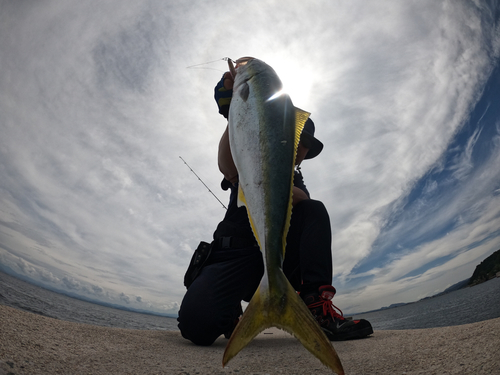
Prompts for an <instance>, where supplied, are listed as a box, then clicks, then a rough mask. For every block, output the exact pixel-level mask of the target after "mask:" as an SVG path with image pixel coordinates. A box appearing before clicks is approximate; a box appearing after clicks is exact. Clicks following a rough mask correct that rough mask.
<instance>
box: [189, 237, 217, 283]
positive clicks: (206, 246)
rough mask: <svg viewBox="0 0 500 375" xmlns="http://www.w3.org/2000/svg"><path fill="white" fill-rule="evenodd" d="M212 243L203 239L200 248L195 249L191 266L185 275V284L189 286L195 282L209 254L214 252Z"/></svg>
mask: <svg viewBox="0 0 500 375" xmlns="http://www.w3.org/2000/svg"><path fill="white" fill-rule="evenodd" d="M212 244H213V242H212V243H207V242H203V241H201V242H200V244H199V245H198V248H197V249H196V250H195V251H194V254H193V257H192V258H191V262H190V263H189V267H188V269H187V271H186V274H185V275H184V286H185V287H186V288H189V287H190V286H191V284H192V283H193V281H194V279H196V277H197V276H198V274H199V273H200V271H201V269H202V268H203V266H204V265H205V263H206V261H207V259H208V256H209V255H210V253H211V252H212Z"/></svg>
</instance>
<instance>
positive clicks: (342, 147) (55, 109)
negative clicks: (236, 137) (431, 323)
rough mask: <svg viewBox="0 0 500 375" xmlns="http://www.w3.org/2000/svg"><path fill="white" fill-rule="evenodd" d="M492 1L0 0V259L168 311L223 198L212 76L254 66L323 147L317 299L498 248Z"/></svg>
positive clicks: (424, 277) (398, 297)
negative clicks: (323, 219)
mask: <svg viewBox="0 0 500 375" xmlns="http://www.w3.org/2000/svg"><path fill="white" fill-rule="evenodd" d="M499 20H500V5H498V2H497V1H496V0H491V1H486V0H485V1H465V0H464V1H461V0H453V1H452V0H449V1H435V0H421V1H404V2H403V1H399V0H392V1H384V2H381V1H375V0H371V1H361V0H349V1H347V0H338V1H330V0H318V1H314V2H307V3H305V2H303V1H299V0H292V1H272V0H271V1H259V0H257V1H252V2H242V1H235V2H231V3H227V2H222V1H215V0H211V1H208V0H203V1H199V0H198V1H196V0H195V1H189V2H185V1H171V0H170V1H141V2H137V1H131V0H109V1H105V2H102V1H85V2H80V1H65V2H60V1H55V0H45V1H6V0H2V1H0V51H1V52H0V132H1V133H0V134H1V137H0V266H1V267H3V269H4V270H6V269H8V270H10V271H13V272H15V273H17V274H18V275H22V276H24V277H27V278H29V279H30V280H32V281H33V282H36V283H38V284H41V285H44V286H46V287H48V288H56V289H58V290H63V291H68V292H72V293H75V294H78V295H80V296H82V297H86V298H91V299H94V300H98V301H103V302H109V303H114V304H118V305H122V306H126V307H128V308H136V309H143V310H148V311H152V312H157V313H167V314H172V315H176V314H177V311H178V308H179V305H180V303H181V301H182V297H183V295H184V293H185V287H184V286H183V276H184V272H185V270H186V268H187V266H188V264H189V261H190V259H191V256H192V253H193V251H194V249H195V248H196V247H197V245H198V243H199V242H200V241H207V242H210V241H211V239H212V235H213V232H214V230H215V227H216V226H217V224H218V222H219V221H220V220H221V219H222V217H223V216H224V213H225V209H224V207H223V206H222V205H221V204H220V203H219V202H218V201H217V199H215V197H214V196H212V194H211V193H210V192H209V191H208V190H207V189H206V188H205V187H204V186H203V184H202V183H201V182H200V181H199V180H198V178H197V177H196V176H195V175H194V174H193V173H192V172H191V171H190V170H189V168H188V167H187V166H186V165H185V164H184V162H183V161H182V160H181V159H180V157H182V158H183V159H184V160H185V161H186V162H187V163H188V164H189V166H190V167H191V168H192V169H193V170H194V171H195V172H196V174H197V175H198V176H199V177H200V178H201V179H202V181H203V182H204V183H205V184H206V185H207V186H208V187H209V188H210V189H211V191H213V193H214V194H215V195H216V196H217V198H219V199H220V200H221V201H222V202H224V204H227V201H228V198H229V197H228V192H224V191H223V190H221V189H220V182H221V180H222V175H221V173H220V172H219V170H218V167H217V146H218V142H219V139H220V136H221V135H222V133H223V131H224V129H225V127H226V121H225V119H224V118H223V117H221V116H220V115H219V114H218V111H217V106H216V103H215V101H214V99H213V89H214V86H215V84H216V83H217V82H218V81H219V79H220V77H221V76H222V74H223V73H224V72H225V71H226V70H227V63H226V62H225V61H224V60H223V58H225V57H230V58H231V59H237V58H239V57H242V56H254V57H257V58H259V59H261V60H263V61H265V62H266V63H268V64H269V65H271V66H272V67H273V68H274V69H275V71H276V72H277V74H278V75H279V77H280V78H281V80H282V82H283V84H284V87H285V89H286V90H287V92H288V93H289V94H290V96H291V98H292V101H293V102H294V105H295V106H297V107H299V108H302V109H304V110H307V111H309V112H311V118H312V119H313V120H314V122H315V124H316V136H317V138H318V139H320V140H321V141H322V142H323V143H324V145H325V147H324V150H323V152H322V153H321V155H320V156H318V157H317V158H315V159H312V160H307V161H305V162H304V163H303V164H302V172H303V174H304V178H305V182H306V185H307V188H308V190H309V192H310V193H311V197H312V198H314V199H318V200H320V201H322V202H323V203H324V204H325V206H326V207H327V209H328V212H329V214H330V219H331V226H332V233H333V241H332V254H333V263H334V277H333V285H334V286H335V287H336V289H337V295H336V296H335V299H334V303H335V305H336V306H338V307H340V308H341V309H342V310H343V311H344V312H345V311H351V312H361V311H367V310H373V309H377V308H380V307H383V306H388V305H390V304H392V303H402V302H411V301H415V300H418V299H420V298H423V297H427V296H430V295H433V294H436V293H438V292H441V291H443V290H444V289H446V288H447V287H449V286H450V285H452V284H454V283H457V282H459V281H461V280H464V279H466V278H468V277H470V276H471V275H472V272H473V271H474V269H475V266H476V265H477V264H479V263H480V262H481V261H482V260H483V259H484V258H486V257H487V256H489V255H490V254H491V253H492V252H494V251H495V250H498V249H500V168H499V166H500V106H499V102H500V65H499V56H500V22H499Z"/></svg>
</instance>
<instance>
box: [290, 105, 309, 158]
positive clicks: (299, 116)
mask: <svg viewBox="0 0 500 375" xmlns="http://www.w3.org/2000/svg"><path fill="white" fill-rule="evenodd" d="M310 115H311V114H310V113H309V112H306V111H304V110H302V109H300V108H297V107H295V153H297V147H299V142H300V135H301V134H302V130H303V129H304V125H305V124H306V121H307V119H308V118H309V116H310ZM293 159H294V160H293V165H294V166H295V156H294V158H293Z"/></svg>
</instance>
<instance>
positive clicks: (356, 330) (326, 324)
mask: <svg viewBox="0 0 500 375" xmlns="http://www.w3.org/2000/svg"><path fill="white" fill-rule="evenodd" d="M335 292H336V290H335V288H334V287H333V286H331V285H323V286H321V287H320V288H319V290H318V292H317V293H312V294H307V295H305V296H303V297H302V299H303V300H304V302H305V304H306V305H307V307H308V308H309V310H310V311H311V313H312V314H313V315H314V317H315V318H316V321H317V322H318V323H319V325H320V327H321V328H322V329H323V331H324V332H325V333H326V336H327V337H328V338H329V339H330V340H331V341H342V340H351V339H360V338H363V337H366V336H368V335H371V334H372V333H373V328H372V325H371V324H370V322H368V321H367V320H365V319H361V320H350V319H347V318H344V315H343V314H342V311H341V310H340V309H339V308H338V307H337V306H335V305H333V304H332V298H333V296H334V295H335ZM336 310H338V311H339V312H340V313H338V312H337V311H336Z"/></svg>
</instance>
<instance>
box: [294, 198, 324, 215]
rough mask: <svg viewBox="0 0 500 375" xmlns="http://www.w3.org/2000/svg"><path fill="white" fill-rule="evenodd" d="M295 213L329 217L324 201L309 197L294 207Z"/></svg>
mask: <svg viewBox="0 0 500 375" xmlns="http://www.w3.org/2000/svg"><path fill="white" fill-rule="evenodd" d="M293 213H294V214H296V215H300V216H312V217H326V218H328V212H327V210H326V207H325V205H324V204H323V202H321V201H317V200H315V199H307V200H304V201H302V202H300V203H299V204H297V206H295V207H294V208H293ZM292 217H293V216H292Z"/></svg>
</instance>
